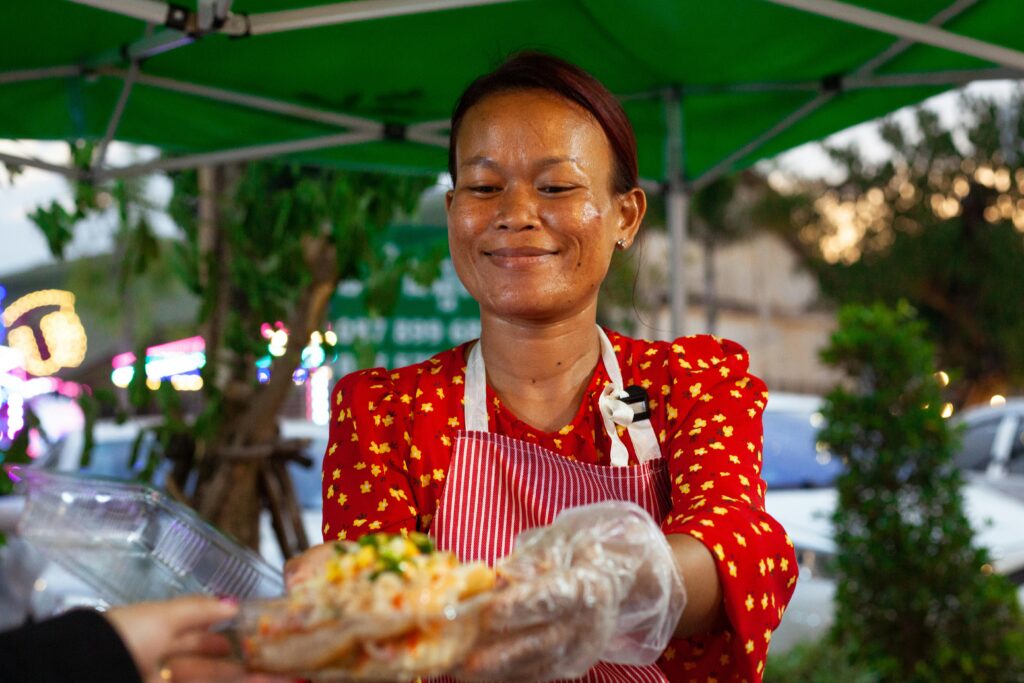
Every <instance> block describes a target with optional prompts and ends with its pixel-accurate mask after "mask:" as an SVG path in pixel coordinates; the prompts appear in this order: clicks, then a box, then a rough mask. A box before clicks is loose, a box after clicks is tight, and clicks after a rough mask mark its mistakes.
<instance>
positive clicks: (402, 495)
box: [323, 331, 797, 683]
mask: <svg viewBox="0 0 1024 683" xmlns="http://www.w3.org/2000/svg"><path fill="white" fill-rule="evenodd" d="M608 336H609V339H610V340H611V342H612V346H613V347H614V349H615V353H616V356H617V357H618V359H619V362H620V366H621V368H622V375H623V381H624V383H625V384H626V385H627V386H628V385H631V384H638V385H640V386H643V387H644V388H645V389H646V390H647V393H648V396H649V397H650V406H651V418H650V419H651V422H652V425H653V427H654V431H655V433H656V434H657V435H658V439H659V441H660V443H661V449H662V455H663V457H665V458H667V459H668V462H669V468H670V474H671V477H672V482H673V484H672V509H671V511H670V513H669V515H668V516H667V517H666V518H665V520H664V521H663V523H662V528H663V529H664V531H665V533H666V534H689V535H691V536H693V537H694V538H696V539H698V540H700V541H701V542H702V543H704V544H705V545H706V546H707V547H708V549H709V550H710V551H711V553H712V554H713V556H714V557H715V560H716V562H717V565H718V575H719V578H720V580H721V584H722V593H723V596H724V597H723V600H724V603H725V609H726V612H727V614H728V617H729V626H728V628H726V629H725V630H723V631H720V632H717V633H709V634H705V635H701V636H696V637H690V638H687V639H676V640H673V641H672V642H671V643H670V644H669V646H668V647H667V648H666V649H665V652H664V654H663V655H662V657H661V659H660V660H659V662H658V665H659V666H660V667H661V669H662V670H663V671H664V672H665V673H666V675H667V676H668V678H669V679H670V680H672V681H684V682H687V681H699V682H701V683H705V682H710V681H719V682H723V683H724V682H725V681H748V682H749V683H753V682H755V681H760V680H761V678H762V674H763V671H764V666H765V657H766V655H767V651H768V643H769V641H770V640H771V636H772V630H773V629H774V628H775V627H776V626H778V624H779V621H780V620H781V618H782V613H783V611H784V610H785V607H786V604H787V603H788V602H789V598H790V596H791V595H792V593H793V587H794V586H795V584H796V579H797V565H796V559H795V556H794V552H793V545H792V542H791V541H790V539H789V537H788V536H787V535H786V533H785V532H784V531H783V529H782V527H781V526H780V525H779V524H778V522H776V521H775V520H774V519H772V518H771V517H770V516H768V514H766V513H765V511H764V492H765V484H764V481H762V479H761V477H760V472H761V443H762V428H761V413H762V412H763V411H764V406H765V402H766V401H767V397H768V394H767V391H766V390H765V385H764V383H763V382H762V381H761V380H760V379H758V378H756V377H754V376H753V375H751V374H749V372H748V370H747V365H748V363H747V353H746V350H745V349H743V347H741V346H739V345H738V344H736V343H734V342H731V341H728V340H723V339H718V338H715V337H711V336H706V335H702V336H694V337H684V338H680V339H677V340H676V341H674V342H651V341H646V340H640V339H631V338H629V337H625V336H622V335H620V334H617V333H615V332H611V331H609V332H608ZM465 356H466V345H465V344H464V345H462V346H458V347H456V348H454V349H450V350H448V351H444V352H442V353H439V354H438V355H436V356H434V357H433V358H430V359H428V360H426V361H424V362H422V363H419V364H417V365H410V366H408V367H404V368H398V369H396V370H392V371H388V370H385V369H383V368H374V369H371V370H362V371H359V372H354V373H352V374H350V375H347V376H345V377H343V378H341V380H339V381H338V383H337V386H336V387H335V389H334V394H333V403H332V409H333V416H332V419H331V432H330V441H329V444H328V447H327V453H326V455H325V457H324V468H323V500H324V507H323V534H324V539H325V540H334V539H355V538H358V537H359V536H362V535H363V534H366V533H369V532H374V531H385V532H392V533H395V532H401V531H410V530H418V531H429V529H430V523H431V520H432V519H433V517H434V513H435V511H436V509H437V505H438V502H439V500H440V497H441V494H442V491H443V489H444V483H445V474H446V473H447V471H448V465H449V462H450V460H451V456H452V444H453V442H454V438H455V434H456V432H457V431H459V430H460V429H462V427H463V425H462V420H463V404H462V400H463V395H464V389H463V382H464V377H465V370H466V367H465V366H466V363H465ZM607 381H608V376H607V373H606V372H605V369H604V366H603V364H601V363H598V364H597V367H596V368H595V369H594V374H593V377H592V378H591V380H590V384H589V386H588V387H587V390H586V392H585V395H584V398H583V401H582V403H581V405H580V408H579V411H578V412H577V413H576V416H575V417H574V418H573V420H572V422H570V423H569V424H567V425H565V426H564V427H562V428H561V429H559V430H558V431H556V432H543V431H540V430H538V429H534V428H533V427H531V426H530V425H528V424H526V423H524V422H522V421H520V420H519V419H517V418H516V416H515V415H513V414H512V413H511V412H510V411H509V410H508V409H507V408H505V407H504V406H503V405H502V403H501V401H500V400H499V399H498V397H497V396H495V395H494V393H493V392H491V391H490V389H488V404H489V405H488V424H489V425H490V426H491V430H492V431H494V432H497V433H499V434H505V435H508V436H511V437H514V438H518V439H523V440H526V441H532V442H535V443H537V444H539V445H541V446H543V447H544V448H547V449H549V450H551V451H554V452H556V453H560V454H563V455H564V456H565V457H567V458H569V459H578V460H580V461H585V462H590V463H595V464H608V455H607V454H608V452H609V443H608V442H609V439H608V436H607V434H606V433H605V431H604V426H603V422H602V419H601V414H600V412H599V410H598V408H597V398H598V396H599V394H600V392H601V390H602V388H603V387H604V384H605V383H606V382H607ZM620 435H621V436H622V439H623V441H624V443H626V444H627V446H629V434H628V432H627V431H626V430H624V429H621V428H620ZM629 448H630V451H632V447H631V446H629ZM631 459H632V456H631ZM633 463H635V460H633ZM633 463H631V464H633ZM687 588H688V590H690V591H696V590H699V589H700V587H699V586H688V587H687Z"/></svg>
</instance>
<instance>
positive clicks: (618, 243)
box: [615, 240, 627, 251]
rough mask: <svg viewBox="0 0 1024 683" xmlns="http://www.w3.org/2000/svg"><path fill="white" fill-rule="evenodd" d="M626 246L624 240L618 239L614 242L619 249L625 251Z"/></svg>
mask: <svg viewBox="0 0 1024 683" xmlns="http://www.w3.org/2000/svg"><path fill="white" fill-rule="evenodd" d="M626 246H627V245H626V240H619V241H618V242H616V243H615V247H616V248H617V249H618V250H619V251H626Z"/></svg>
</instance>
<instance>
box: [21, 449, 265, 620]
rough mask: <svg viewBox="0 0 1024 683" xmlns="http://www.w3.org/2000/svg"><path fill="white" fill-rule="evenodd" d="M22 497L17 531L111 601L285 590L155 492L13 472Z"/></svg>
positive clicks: (249, 557) (254, 560)
mask: <svg viewBox="0 0 1024 683" xmlns="http://www.w3.org/2000/svg"><path fill="white" fill-rule="evenodd" d="M9 472H10V473H11V476H12V479H15V480H16V481H18V480H20V481H19V489H20V491H21V492H22V493H23V494H24V495H25V507H24V510H23V511H22V513H21V518H20V519H19V521H18V534H19V535H20V536H21V537H22V538H24V539H25V540H27V541H29V542H30V543H31V544H32V545H33V546H35V547H36V548H38V549H39V550H40V551H42V553H43V554H44V555H46V556H48V557H49V558H50V559H52V560H54V561H55V562H57V563H58V564H60V565H61V566H63V567H64V568H65V569H67V570H68V571H69V572H70V573H71V574H73V575H75V576H76V577H79V578H80V579H82V581H84V582H85V583H86V584H88V585H89V586H91V587H92V588H94V589H95V590H96V591H97V593H98V594H99V597H100V598H102V599H103V600H105V601H107V602H108V603H109V604H120V603H129V602H139V601H144V600H163V599H167V598H171V597H175V596H178V595H185V594H190V593H205V594H208V595H216V596H233V597H237V598H269V597H275V596H279V595H281V593H282V592H283V590H284V581H283V578H282V576H281V573H280V572H279V571H278V570H277V569H275V568H274V567H272V566H271V565H270V564H268V563H267V562H266V561H264V560H263V558H261V557H260V556H259V555H258V554H256V553H255V552H253V551H252V550H250V549H248V548H245V547H243V546H241V545H240V544H238V543H237V542H235V541H233V540H231V539H230V538H228V537H227V536H225V535H224V534H223V533H222V532H220V531H218V530H217V529H216V528H214V527H213V526H211V525H210V524H208V523H206V522H204V521H203V520H202V519H200V518H199V516H198V515H196V514H195V512H193V511H192V510H190V509H188V508H187V507H185V506H183V505H180V504H178V503H176V502H174V501H172V500H171V499H169V498H168V497H167V496H165V495H163V494H162V493H160V492H159V491H156V490H155V489H153V488H151V487H149V486H146V485H143V484H134V483H127V482H122V481H113V480H108V479H101V478H86V477H80V476H75V475H70V474H56V473H53V472H46V471H42V470H36V469H31V468H25V467H12V468H10V469H9Z"/></svg>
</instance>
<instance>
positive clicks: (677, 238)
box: [664, 89, 690, 339]
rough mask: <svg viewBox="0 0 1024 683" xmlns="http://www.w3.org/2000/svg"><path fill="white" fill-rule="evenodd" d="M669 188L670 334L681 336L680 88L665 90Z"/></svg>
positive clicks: (684, 213) (685, 196) (684, 206)
mask: <svg viewBox="0 0 1024 683" xmlns="http://www.w3.org/2000/svg"><path fill="white" fill-rule="evenodd" d="M664 97H665V129H666V136H665V141H666V144H665V175H666V177H667V178H668V184H667V186H666V191H665V204H666V207H665V208H666V209H667V211H666V214H667V215H666V220H667V221H668V236H669V264H668V271H669V293H668V298H669V310H670V312H671V327H672V329H671V331H670V337H671V338H672V339H675V338H676V337H681V336H683V334H685V331H686V312H687V310H686V309H687V305H688V302H687V298H688V297H687V292H686V261H685V257H686V228H687V221H688V219H689V209H690V196H689V192H688V190H687V188H686V184H685V180H684V177H685V176H684V166H683V153H684V149H683V102H682V94H681V93H680V92H679V90H678V89H673V90H670V91H668V92H666V93H665V95H664Z"/></svg>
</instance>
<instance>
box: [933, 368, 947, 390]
mask: <svg viewBox="0 0 1024 683" xmlns="http://www.w3.org/2000/svg"><path fill="white" fill-rule="evenodd" d="M935 380H936V381H937V382H938V383H939V386H940V387H948V386H949V375H948V374H947V373H946V371H945V370H939V371H938V372H936V373H935Z"/></svg>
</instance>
